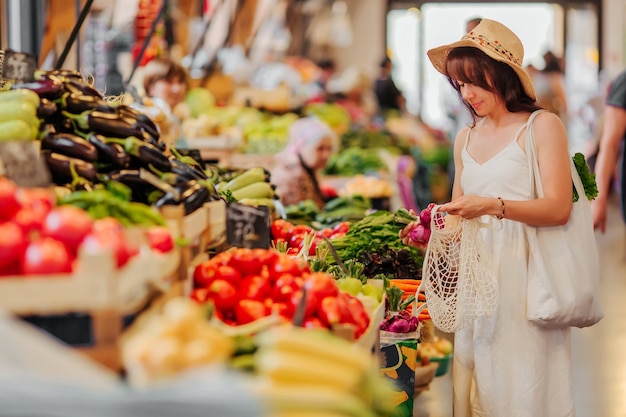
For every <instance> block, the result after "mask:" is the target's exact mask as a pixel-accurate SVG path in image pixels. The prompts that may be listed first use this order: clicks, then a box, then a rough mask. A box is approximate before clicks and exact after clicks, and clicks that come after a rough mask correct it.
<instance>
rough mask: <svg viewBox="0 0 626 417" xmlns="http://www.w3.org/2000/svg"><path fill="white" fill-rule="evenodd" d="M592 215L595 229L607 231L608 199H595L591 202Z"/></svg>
mask: <svg viewBox="0 0 626 417" xmlns="http://www.w3.org/2000/svg"><path fill="white" fill-rule="evenodd" d="M591 217H592V219H593V228H594V230H600V232H602V233H604V232H605V231H606V200H599V199H595V200H593V201H592V202H591Z"/></svg>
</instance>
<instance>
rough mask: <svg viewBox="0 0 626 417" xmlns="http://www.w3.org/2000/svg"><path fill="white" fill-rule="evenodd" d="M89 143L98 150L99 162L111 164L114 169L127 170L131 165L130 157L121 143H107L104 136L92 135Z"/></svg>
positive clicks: (89, 136) (88, 138)
mask: <svg viewBox="0 0 626 417" xmlns="http://www.w3.org/2000/svg"><path fill="white" fill-rule="evenodd" d="M87 141H88V142H89V143H91V144H92V145H93V146H95V148H96V149H97V150H98V162H103V163H106V164H110V165H111V166H112V167H113V168H116V169H119V168H126V167H127V166H128V164H129V163H130V156H128V153H127V152H126V150H124V147H123V146H122V145H120V144H119V143H107V138H105V137H104V136H102V135H97V134H95V133H90V134H89V135H88V136H87Z"/></svg>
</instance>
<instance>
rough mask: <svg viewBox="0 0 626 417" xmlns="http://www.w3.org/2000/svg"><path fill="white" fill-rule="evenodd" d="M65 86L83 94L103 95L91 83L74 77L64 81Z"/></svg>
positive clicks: (102, 96)
mask: <svg viewBox="0 0 626 417" xmlns="http://www.w3.org/2000/svg"><path fill="white" fill-rule="evenodd" d="M65 88H66V89H68V90H70V91H72V92H74V93H78V94H83V95H87V96H93V97H99V98H101V99H102V98H104V95H103V94H102V93H101V92H100V91H98V89H97V88H95V87H94V86H93V85H91V84H89V83H87V82H85V81H83V80H82V79H81V80H77V79H75V78H69V79H67V81H66V82H65Z"/></svg>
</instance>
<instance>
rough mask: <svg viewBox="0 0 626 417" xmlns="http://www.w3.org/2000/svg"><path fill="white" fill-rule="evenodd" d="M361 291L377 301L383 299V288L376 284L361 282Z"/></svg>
mask: <svg viewBox="0 0 626 417" xmlns="http://www.w3.org/2000/svg"><path fill="white" fill-rule="evenodd" d="M361 292H362V293H363V294H365V295H369V296H370V297H374V298H376V299H377V300H378V302H379V303H380V302H381V301H382V300H383V289H382V288H381V287H379V286H377V285H373V284H363V288H361Z"/></svg>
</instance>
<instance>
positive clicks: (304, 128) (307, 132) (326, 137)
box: [271, 117, 338, 208]
mask: <svg viewBox="0 0 626 417" xmlns="http://www.w3.org/2000/svg"><path fill="white" fill-rule="evenodd" d="M337 147H338V139H337V136H336V135H335V133H334V132H333V131H332V130H331V129H330V128H329V127H328V126H327V125H326V124H325V123H324V122H322V121H321V120H319V119H317V118H315V117H305V118H302V119H298V120H296V121H295V122H294V123H293V124H292V125H291V126H290V128H289V141H288V143H287V146H286V147H285V149H284V150H283V151H282V152H280V153H279V154H277V155H276V157H275V165H274V168H273V169H272V172H271V180H272V183H273V184H274V185H276V190H277V192H278V195H279V197H280V200H281V202H282V203H283V204H284V205H291V204H297V203H299V202H300V201H304V200H312V201H314V202H315V203H316V204H317V205H318V207H320V208H322V207H323V206H324V204H325V196H324V195H323V194H322V191H321V189H320V184H319V173H320V171H321V170H323V169H324V167H326V164H327V163H328V159H329V158H330V156H331V155H332V154H333V153H334V152H335V151H336V150H337Z"/></svg>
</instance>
